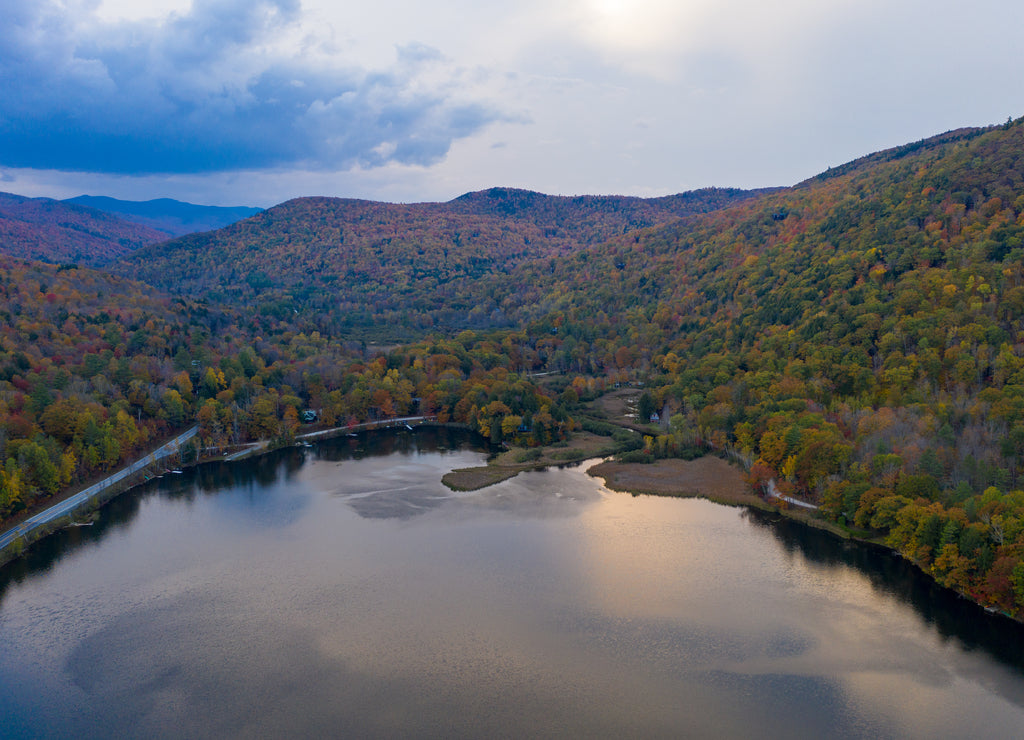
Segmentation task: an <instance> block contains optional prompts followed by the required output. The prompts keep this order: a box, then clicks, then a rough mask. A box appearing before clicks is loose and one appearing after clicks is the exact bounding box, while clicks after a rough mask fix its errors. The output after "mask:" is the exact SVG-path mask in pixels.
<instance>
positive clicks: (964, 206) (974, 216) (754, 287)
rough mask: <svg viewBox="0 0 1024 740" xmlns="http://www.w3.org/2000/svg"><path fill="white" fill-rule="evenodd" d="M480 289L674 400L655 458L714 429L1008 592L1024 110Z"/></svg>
mask: <svg viewBox="0 0 1024 740" xmlns="http://www.w3.org/2000/svg"><path fill="white" fill-rule="evenodd" d="M479 294H480V295H481V296H483V295H486V296H489V298H490V300H491V301H492V302H493V305H494V306H495V307H496V308H495V310H499V311H501V312H502V313H503V314H504V315H505V316H507V317H508V318H509V320H510V322H511V323H513V324H514V325H517V326H520V327H523V329H522V331H523V333H524V335H525V343H526V344H527V345H529V346H532V347H534V348H536V349H537V351H538V352H539V353H542V356H543V357H544V362H543V364H542V366H541V369H543V370H545V371H554V372H558V371H561V372H568V373H570V377H571V375H572V374H578V375H580V376H582V377H583V378H584V379H585V378H587V377H598V378H615V379H622V380H625V379H630V378H639V379H642V380H643V382H644V386H645V392H644V396H643V397H642V398H643V400H644V403H643V406H644V407H645V408H652V409H659V410H661V409H668V410H669V416H670V418H671V423H670V425H669V430H668V431H663V432H662V433H661V434H660V435H658V436H654V435H652V436H651V437H650V438H649V441H648V444H647V445H646V454H647V456H648V457H649V458H650V457H656V456H658V455H666V454H672V451H673V450H675V449H679V448H681V447H683V446H685V444H690V443H693V442H694V441H699V442H702V443H706V444H710V445H711V446H713V447H715V448H717V449H718V450H720V451H722V452H723V453H725V454H730V455H732V456H734V457H735V458H736V459H740V460H744V461H745V462H746V464H747V465H748V466H749V470H750V476H751V479H752V480H753V481H755V482H758V483H762V482H767V481H769V480H771V481H774V482H775V484H776V485H777V486H778V488H780V489H781V490H782V491H783V492H787V493H789V494H791V495H795V496H802V497H804V498H805V500H809V501H811V502H813V503H816V504H818V505H820V507H821V509H820V512H821V514H822V515H823V516H824V517H825V518H827V519H829V520H831V521H832V522H835V523H837V524H838V525H840V526H842V527H846V528H848V529H849V530H851V531H853V532H855V533H859V534H861V535H862V536H863V535H865V534H868V535H869V536H870V533H874V536H878V537H880V538H881V539H883V540H884V541H885V542H886V543H887V544H889V545H890V546H892V547H893V548H895V549H896V550H898V551H899V552H900V553H902V554H903V555H904V556H905V557H907V558H908V559H910V560H912V561H914V562H915V563H917V564H918V565H919V566H920V567H921V568H922V569H923V570H924V571H925V572H927V573H929V574H931V575H933V576H934V577H935V578H936V579H937V580H938V581H939V583H941V584H943V585H947V586H949V587H951V588H954V589H956V590H958V591H960V592H962V593H967V594H970V595H971V596H973V597H975V598H977V599H978V600H980V601H982V602H983V603H988V604H994V605H997V606H998V607H999V608H1000V609H1003V610H1005V611H1007V612H1010V613H1015V614H1021V613H1022V612H1024V492H1021V488H1022V487H1024V119H1021V120H1018V121H1015V122H1011V123H1009V124H1008V125H1005V126H998V127H990V128H983V129H970V130H962V131H957V132H952V133H950V134H944V135H941V136H938V137H934V138H932V139H926V140H923V141H921V142H915V143H913V144H909V145H907V146H904V147H897V148H894V149H892V150H888V151H886V152H881V153H878V154H877V155H871V156H869V157H866V158H863V159H861V160H858V161H856V162H854V163H851V164H850V165H847V166H844V167H841V168H835V170H834V171H830V172H829V173H824V174H823V176H820V177H815V178H811V179H809V180H807V181H805V182H804V183H801V184H800V185H799V186H797V187H794V188H791V189H787V190H784V191H780V192H777V193H772V194H769V195H767V196H764V197H762V198H759V199H756V200H751V201H748V202H745V203H741V204H739V205H736V206H735V207H733V208H729V209H723V210H720V211H715V212H712V213H709V214H706V215H703V216H700V217H695V218H692V219H687V220H684V221H679V222H676V223H673V224H669V225H665V226H661V227H656V228H652V229H648V230H644V231H641V232H637V233H636V234H634V235H631V236H630V237H629V238H621V237H620V238H618V239H615V240H612V241H610V242H608V243H606V244H603V245H600V246H595V247H592V248H588V249H584V250H580V251H578V252H576V253H575V254H573V255H570V256H568V257H566V258H565V259H564V260H559V261H558V262H556V263H554V264H544V263H526V264H523V265H520V266H517V267H516V268H515V269H514V270H512V271H511V272H510V274H509V275H508V276H507V277H505V278H503V279H502V280H488V281H485V283H484V284H482V285H480V287H479ZM575 385H576V384H575V383H574V386H575ZM580 387H585V386H584V385H580Z"/></svg>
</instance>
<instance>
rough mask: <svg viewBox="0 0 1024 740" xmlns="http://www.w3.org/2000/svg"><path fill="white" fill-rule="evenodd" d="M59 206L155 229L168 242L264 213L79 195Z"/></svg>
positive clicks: (168, 201) (168, 200)
mask: <svg viewBox="0 0 1024 740" xmlns="http://www.w3.org/2000/svg"><path fill="white" fill-rule="evenodd" d="M61 202H63V203H72V204H75V205H81V206H87V207H89V208H95V209H96V210H98V211H103V212H105V213H110V214H113V215H114V216H117V217H118V218H122V219H124V220H126V221H132V222H133V223H138V224H142V225H143V226H148V227H150V228H152V229H156V230H157V231H159V232H161V233H163V234H166V235H167V238H171V237H176V236H184V235H185V234H192V233H194V232H197V231H213V230H215V229H221V228H224V227H225V226H229V225H231V224H233V223H235V222H236V221H241V220H242V219H244V218H249V217H250V216H255V215H256V214H257V213H259V212H260V211H262V210H263V209H262V208H250V207H247V206H234V207H224V206H201V205H196V204H194V203H184V202H182V201H180V200H172V199H171V198H157V199H155V200H146V201H134V200H118V199H117V198H108V197H106V196H97V195H79V196H78V197H75V198H67V199H66V200H63V201H61Z"/></svg>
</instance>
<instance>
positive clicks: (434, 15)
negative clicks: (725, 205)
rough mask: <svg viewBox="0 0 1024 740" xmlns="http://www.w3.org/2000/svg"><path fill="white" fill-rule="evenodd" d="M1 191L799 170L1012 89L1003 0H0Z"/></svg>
mask: <svg viewBox="0 0 1024 740" xmlns="http://www.w3.org/2000/svg"><path fill="white" fill-rule="evenodd" d="M0 17H3V22H2V23H0V191H4V192H13V193H18V194H21V195H28V196H46V197H53V198H67V197H73V196H76V195H81V194H90V195H109V196H113V197H116V198H124V199H129V200H147V199H150V198H159V197H170V198H176V199H179V200H185V201H189V202H193V203H203V204H210V205H255V206H263V207H266V206H270V205H273V204H276V203H280V202H282V201H285V200H287V199H290V198H293V197H299V196H307V195H329V196H339V197H353V198H368V199H372V200H384V201H392V202H420V201H444V200H449V199H451V198H454V197H457V196H458V195H461V194H462V193H465V192H469V191H473V190H480V189H483V188H487V187H492V186H508V187H520V188H528V189H531V190H537V191H540V192H544V193H549V194H553V195H577V194H625V195H639V196H656V195H666V194H670V193H677V192H682V191H686V190H692V189H695V188H701V187H708V186H718V187H742V188H756V187H768V186H781V185H792V184H795V183H797V182H799V181H801V180H804V179H806V178H808V177H811V176H813V175H815V174H817V173H818V172H821V171H823V170H825V169H827V168H828V167H830V166H836V165H839V164H842V163H844V162H846V161H849V160H851V159H855V158H857V157H859V156H862V155H865V154H869V153H871V152H874V151H878V150H880V149H885V148H889V147H892V146H898V145H901V144H904V143H907V142H911V141H916V140H918V139H922V138H925V137H927V136H931V135H933V134H937V133H941V132H944V131H948V130H950V129H955V128H960V127H962V126H984V125H991V124H998V123H1003V122H1005V121H1006V120H1007V118H1010V117H1013V118H1018V117H1020V116H1021V115H1024V75H1022V74H1020V56H1019V34H1020V29H1021V28H1024V3H1021V2H1020V1H1019V0H974V2H971V3H964V2H963V1H962V0H956V2H953V1H952V0H775V2H771V3H769V2H764V0H505V1H504V2H501V3H487V2H480V0H434V1H433V2H425V1H424V0H373V1H372V2H367V1H366V0H362V2H359V3H355V2H348V1H347V0H340V1H339V0H148V1H147V0H63V1H54V0H0Z"/></svg>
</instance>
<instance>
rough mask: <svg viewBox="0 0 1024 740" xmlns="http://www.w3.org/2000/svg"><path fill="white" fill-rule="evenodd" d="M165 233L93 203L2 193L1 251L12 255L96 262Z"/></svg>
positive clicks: (102, 262)
mask: <svg viewBox="0 0 1024 740" xmlns="http://www.w3.org/2000/svg"><path fill="white" fill-rule="evenodd" d="M166 238H167V236H166V234H164V233H161V232H159V231H157V230H155V229H152V228H150V227H148V226H144V225H141V224H138V223H132V222H130V221H125V220H122V219H120V218H117V217H116V216H113V215H111V214H109V213H104V212H102V211H98V210H96V209H94V208H88V207H85V206H81V205H76V204H71V203H62V202H61V201H57V200H52V199H50V198H26V197H23V196H21V195H14V194H12V193H0V253H3V254H7V255H11V256H13V257H24V258H27V259H35V260H42V261H44V262H51V263H54V264H70V263H78V264H81V265H90V266H94V267H95V266H101V265H105V264H107V263H109V262H111V261H113V260H115V259H117V258H119V257H123V256H124V255H127V254H128V253H130V252H132V251H134V250H136V249H139V248H140V247H143V246H145V245H147V244H154V243H156V242H161V241H164V240H165V239H166Z"/></svg>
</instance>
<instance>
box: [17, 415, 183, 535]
mask: <svg viewBox="0 0 1024 740" xmlns="http://www.w3.org/2000/svg"><path fill="white" fill-rule="evenodd" d="M198 431H199V427H198V426H195V427H192V428H191V429H189V430H188V431H187V432H184V433H183V434H179V435H178V436H177V437H175V438H174V439H172V440H171V441H170V442H168V443H167V444H165V445H163V446H162V447H160V448H159V449H156V450H154V451H153V452H151V453H149V454H148V455H146V456H145V457H143V458H140V459H138V460H136V461H135V462H133V463H132V464H131V465H129V466H128V467H126V468H124V469H122V470H119V471H117V472H116V473H114V474H113V475H111V476H110V477H109V478H104V479H103V480H101V481H100V482H99V483H94V484H93V485H91V486H89V487H88V488H86V489H85V490H83V491H79V492H78V493H76V494H75V495H74V496H72V497H71V498H69V499H66V500H64V501H61V502H60V503H59V504H55V505H53V506H51V507H50V508H49V509H45V510H43V511H40V512H39V513H38V514H36V515H35V516H32V517H30V518H29V519H26V520H25V521H23V522H22V523H21V524H19V525H18V526H16V527H12V528H11V529H9V530H8V531H6V532H4V533H3V534H2V535H0V550H2V549H3V548H5V547H7V546H8V545H9V544H11V543H12V542H14V540H15V539H17V538H18V537H21V536H22V535H25V534H28V533H29V532H31V531H32V530H33V529H35V528H36V527H39V526H41V525H43V524H46V523H47V522H51V521H53V520H54V519H58V518H60V517H62V516H64V515H65V514H68V513H70V512H72V511H74V510H75V509H77V508H78V507H79V506H81V505H82V504H83V503H85V502H86V501H87V500H88V499H90V498H91V497H93V496H95V495H96V494H98V493H100V492H101V491H104V490H105V489H107V488H109V487H110V486H112V485H114V484H115V483H117V482H118V481H121V480H124V479H125V478H127V477H128V476H129V475H131V474H132V473H137V472H138V471H140V470H142V469H143V468H145V467H146V466H147V465H152V464H153V463H155V462H156V461H157V460H162V459H163V458H165V457H168V456H170V455H174V454H176V453H177V452H178V450H179V449H180V448H181V446H182V445H183V444H185V443H186V442H188V441H189V440H190V439H192V437H194V436H195V435H196V432H198Z"/></svg>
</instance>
